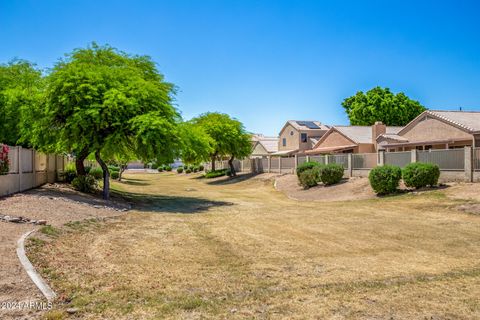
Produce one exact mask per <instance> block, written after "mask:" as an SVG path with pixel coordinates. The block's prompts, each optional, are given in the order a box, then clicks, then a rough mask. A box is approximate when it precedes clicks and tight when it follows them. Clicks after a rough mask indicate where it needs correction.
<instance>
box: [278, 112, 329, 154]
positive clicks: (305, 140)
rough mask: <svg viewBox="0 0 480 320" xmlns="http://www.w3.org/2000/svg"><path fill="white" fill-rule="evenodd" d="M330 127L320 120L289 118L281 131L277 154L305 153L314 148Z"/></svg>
mask: <svg viewBox="0 0 480 320" xmlns="http://www.w3.org/2000/svg"><path fill="white" fill-rule="evenodd" d="M329 129H330V128H329V127H328V126H326V125H323V124H321V123H320V122H318V121H298V120H289V121H287V123H285V125H284V126H283V128H282V130H281V131H280V134H279V139H278V152H277V153H276V155H292V154H296V153H304V152H305V151H306V150H310V149H312V147H313V146H314V145H315V144H316V143H317V142H318V140H319V139H320V138H321V137H322V136H323V135H324V134H325V133H326V132H327V131H328V130H329Z"/></svg>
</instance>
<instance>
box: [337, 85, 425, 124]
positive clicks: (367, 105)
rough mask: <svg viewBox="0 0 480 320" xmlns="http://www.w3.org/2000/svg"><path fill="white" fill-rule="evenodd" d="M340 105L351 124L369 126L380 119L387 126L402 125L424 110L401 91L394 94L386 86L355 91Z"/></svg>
mask: <svg viewBox="0 0 480 320" xmlns="http://www.w3.org/2000/svg"><path fill="white" fill-rule="evenodd" d="M342 106H343V108H344V109H345V112H346V113H347V115H348V118H349V119H350V124H351V125H359V126H369V125H372V124H374V123H375V121H382V122H383V123H384V124H386V125H388V126H404V125H406V124H407V123H409V122H410V121H412V120H413V119H414V118H415V117H416V116H418V115H419V114H420V113H422V112H423V111H425V107H424V106H422V105H421V104H420V103H419V102H418V101H415V100H412V99H410V98H409V97H407V96H406V95H405V94H404V93H403V92H400V93H397V94H394V93H392V92H391V91H390V89H388V88H381V87H375V88H373V89H371V90H369V91H367V93H363V92H362V91H359V92H357V94H355V95H354V96H351V97H349V98H346V99H345V100H343V102H342Z"/></svg>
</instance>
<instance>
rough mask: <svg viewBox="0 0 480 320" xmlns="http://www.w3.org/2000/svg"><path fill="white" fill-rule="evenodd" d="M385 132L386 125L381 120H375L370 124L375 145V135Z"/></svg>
mask: <svg viewBox="0 0 480 320" xmlns="http://www.w3.org/2000/svg"><path fill="white" fill-rule="evenodd" d="M386 132H387V126H386V125H384V124H383V123H382V122H381V121H376V122H375V124H374V125H373V126H372V143H373V144H374V145H377V137H378V136H379V135H381V134H383V133H386Z"/></svg>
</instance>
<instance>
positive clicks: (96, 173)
mask: <svg viewBox="0 0 480 320" xmlns="http://www.w3.org/2000/svg"><path fill="white" fill-rule="evenodd" d="M89 175H91V176H92V177H94V178H95V179H97V180H100V179H102V178H103V170H102V168H92V169H91V170H90V172H89Z"/></svg>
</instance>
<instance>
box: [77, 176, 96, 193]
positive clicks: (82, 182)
mask: <svg viewBox="0 0 480 320" xmlns="http://www.w3.org/2000/svg"><path fill="white" fill-rule="evenodd" d="M72 187H73V188H74V189H75V190H78V191H80V192H85V193H92V192H94V191H95V189H96V188H97V180H96V179H95V178H94V177H93V176H91V175H86V176H78V177H76V178H75V179H73V181H72Z"/></svg>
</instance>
